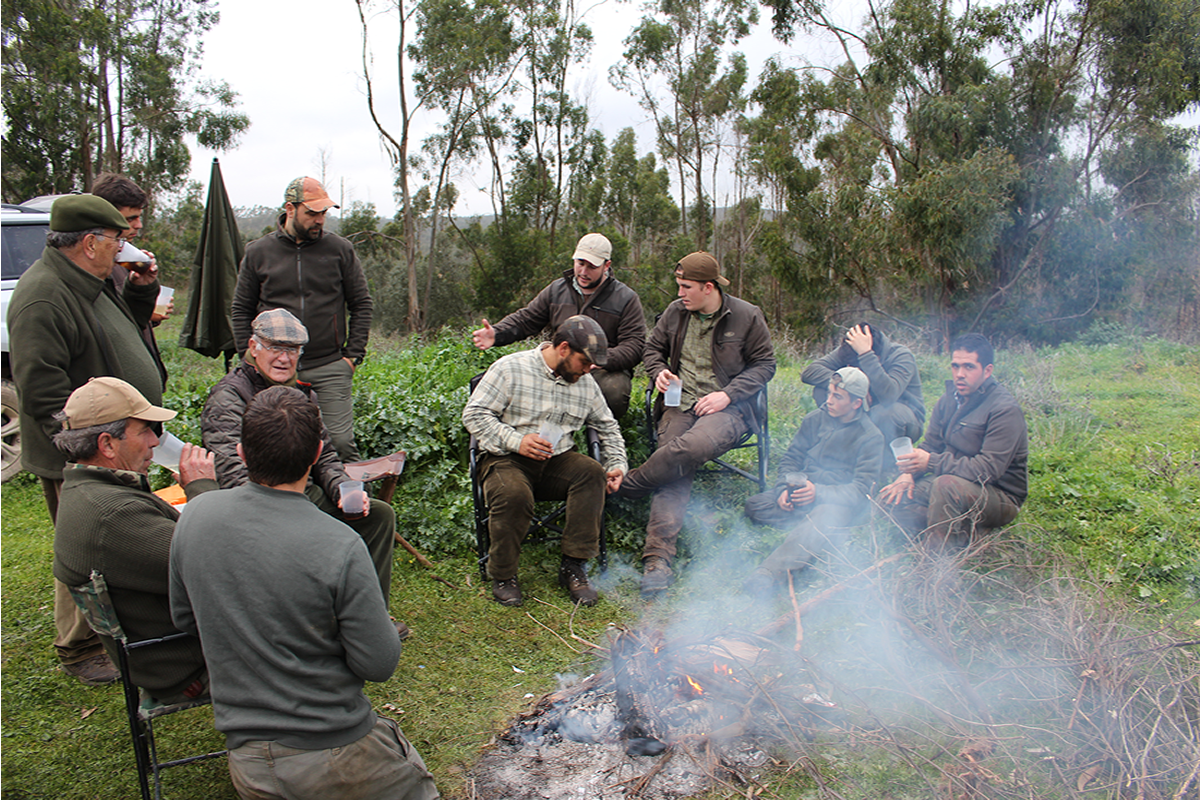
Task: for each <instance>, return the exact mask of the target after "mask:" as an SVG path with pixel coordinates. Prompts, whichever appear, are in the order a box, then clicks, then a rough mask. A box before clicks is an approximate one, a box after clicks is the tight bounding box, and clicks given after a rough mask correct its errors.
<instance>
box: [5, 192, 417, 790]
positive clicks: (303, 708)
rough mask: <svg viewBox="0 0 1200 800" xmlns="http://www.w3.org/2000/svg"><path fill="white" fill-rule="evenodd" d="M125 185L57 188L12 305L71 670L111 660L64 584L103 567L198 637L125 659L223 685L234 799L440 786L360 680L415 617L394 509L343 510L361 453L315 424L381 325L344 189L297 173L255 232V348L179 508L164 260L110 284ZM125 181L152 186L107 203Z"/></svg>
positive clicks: (246, 351) (105, 677)
mask: <svg viewBox="0 0 1200 800" xmlns="http://www.w3.org/2000/svg"><path fill="white" fill-rule="evenodd" d="M113 185H116V186H118V188H120V189H121V190H122V191H123V192H125V194H123V195H121V196H120V198H117V197H114V199H113V201H111V202H110V201H109V200H106V199H105V198H103V197H101V196H99V194H98V193H95V194H86V195H71V196H65V197H62V198H59V199H58V200H56V201H55V203H54V205H53V206H52V208H51V220H50V233H49V235H48V237H47V247H46V249H45V250H44V251H43V254H42V258H41V259H39V261H37V262H36V263H35V264H34V265H33V266H31V267H30V269H29V270H28V272H27V273H26V274H25V276H23V277H22V280H21V281H20V283H19V284H18V288H17V290H16V291H15V292H14V295H13V299H12V303H11V305H10V312H9V317H8V322H9V329H10V332H11V334H12V344H13V347H12V363H13V371H14V377H15V378H16V381H17V383H18V387H19V389H20V392H21V402H22V405H21V426H22V435H23V438H24V440H25V441H26V442H27V443H28V444H27V446H26V450H25V465H26V466H27V468H29V469H30V470H31V471H32V472H34V473H35V474H37V475H39V476H40V477H41V479H42V482H43V488H44V494H45V496H46V501H47V507H48V510H49V511H50V516H51V519H52V521H54V523H55V529H56V532H55V562H54V575H55V579H56V581H55V582H56V598H55V599H56V605H55V621H56V627H57V629H58V637H57V640H56V646H57V648H58V653H59V657H60V660H61V661H62V664H63V668H64V669H65V670H66V671H67V672H68V673H69V674H71V675H74V676H75V677H77V678H79V679H80V680H81V681H82V682H84V683H85V684H88V685H101V684H105V683H110V682H112V681H113V680H115V679H116V678H117V677H119V675H118V673H117V671H116V669H115V667H114V666H113V663H112V658H111V656H110V655H109V654H108V653H106V652H105V650H108V651H110V652H111V650H112V648H113V647H114V643H113V642H112V641H111V640H107V639H104V638H102V637H97V636H96V634H95V633H93V632H92V631H91V630H90V629H89V628H88V626H87V623H86V621H85V620H84V619H83V618H82V616H81V615H80V613H79V612H78V610H77V609H76V608H75V606H74V603H73V602H72V600H71V598H70V594H69V590H68V588H67V587H70V586H77V585H81V584H83V583H86V582H88V581H89V580H90V579H91V578H92V576H93V574H96V573H98V574H100V575H102V576H103V577H104V579H105V582H106V584H107V586H108V590H109V594H110V597H111V598H112V602H113V605H114V608H115V611H116V613H117V617H118V619H120V620H121V623H122V625H123V626H124V628H125V630H126V632H127V634H128V635H129V636H130V637H131V639H132V640H134V641H136V640H140V639H144V638H156V637H159V636H164V635H167V634H171V633H176V632H178V631H183V632H186V633H191V634H193V635H194V636H193V637H192V638H183V639H177V640H173V641H172V642H170V643H167V644H163V645H159V646H157V647H155V648H147V649H140V650H136V651H133V653H132V654H131V659H130V673H131V675H130V677H131V679H132V680H133V681H134V683H135V684H136V685H138V686H139V687H140V688H141V689H142V690H143V691H144V692H145V693H146V694H148V695H149V696H151V697H153V698H154V699H156V700H158V701H160V702H167V703H169V702H177V701H182V700H186V699H190V698H197V697H202V696H205V695H211V698H212V701H213V705H214V708H215V716H216V720H217V727H218V729H219V730H221V731H222V732H223V733H224V734H225V737H226V741H227V745H228V747H229V769H230V774H231V777H232V780H233V783H234V786H235V787H236V789H237V791H238V792H239V794H240V795H241V796H243V797H255V798H265V797H284V796H289V797H290V796H306V797H349V796H355V797H379V798H383V797H389V798H392V797H403V798H414V800H415V799H417V798H435V797H437V796H438V793H437V790H436V788H435V785H434V782H433V778H432V776H431V775H430V774H429V772H428V770H427V769H426V768H425V765H424V763H423V762H422V760H421V757H420V755H419V754H418V753H417V752H416V750H415V749H414V748H413V747H412V745H411V744H410V743H409V742H408V741H407V740H406V739H405V738H404V736H403V734H402V733H401V731H400V729H399V727H398V726H397V725H396V723H395V722H393V721H392V720H389V719H386V718H384V717H380V716H378V715H376V713H375V712H374V711H373V710H372V708H371V705H370V702H369V700H368V699H367V697H366V695H365V694H364V693H363V684H364V682H365V681H368V680H369V681H383V680H386V679H388V678H389V677H390V676H391V674H392V672H393V671H394V670H395V668H396V665H397V661H398V658H399V655H400V650H401V641H402V640H403V639H404V638H405V637H406V636H407V635H408V634H409V631H408V629H407V626H405V625H404V624H403V623H401V622H397V621H396V620H394V619H392V618H391V616H390V614H389V613H388V595H389V592H390V587H391V566H392V546H393V541H394V531H395V516H394V513H393V511H392V508H391V506H390V505H388V504H386V503H383V502H380V501H376V500H371V501H370V502H369V503H368V504H367V505H366V506H365V509H358V510H357V511H356V512H354V513H351V512H349V511H348V512H347V513H345V514H343V513H342V511H341V508H340V507H341V505H342V501H343V499H344V497H345V496H346V493H345V492H344V491H343V489H342V486H343V484H346V483H347V482H348V480H349V478H348V476H347V474H346V471H345V468H344V460H343V455H342V453H343V451H342V450H339V449H338V447H343V448H345V450H346V452H353V451H352V447H353V441H352V438H351V439H350V441H349V444H342V445H336V446H335V445H334V443H333V432H332V430H331V429H330V428H329V427H327V425H326V424H325V419H327V418H328V419H336V418H338V416H339V414H341V413H342V412H343V411H345V412H347V413H348V409H349V403H348V400H349V397H350V384H349V379H348V376H349V375H350V374H352V372H353V369H354V367H355V366H356V365H357V363H361V359H362V355H363V354H364V353H365V346H366V335H367V329H368V328H369V325H370V297H369V295H366V281H365V278H364V277H363V275H362V269H361V266H360V265H359V264H358V261H357V259H356V258H354V254H353V249H352V248H351V247H350V246H349V244H348V243H346V242H345V240H341V239H339V238H338V237H335V236H333V235H332V234H325V233H324V232H323V231H322V229H321V227H322V224H323V222H324V218H325V214H326V212H327V211H328V209H329V208H330V207H333V205H334V204H333V203H332V201H330V200H329V197H328V195H327V194H326V193H325V191H324V189H323V188H321V187H320V184H319V183H317V182H315V181H313V180H312V179H311V178H303V179H297V180H296V181H293V182H292V183H291V184H290V185H289V186H288V189H287V190H286V193H285V205H284V213H283V214H281V216H280V218H279V222H278V225H277V229H276V231H275V233H274V234H272V235H268V236H267V237H264V238H263V239H260V240H258V241H257V242H254V243H252V244H251V245H250V246H249V247H248V248H247V256H246V262H245V263H244V264H243V266H242V269H241V271H240V273H239V284H238V295H239V300H238V301H235V304H234V318H235V320H236V324H235V336H236V338H237V340H238V344H239V346H240V347H241V349H242V351H243V358H242V361H241V363H240V364H239V365H238V367H237V368H236V369H235V370H234V371H232V372H230V373H229V374H228V375H226V376H225V377H224V378H223V379H222V380H221V381H220V382H219V383H218V384H217V385H216V386H215V387H213V390H212V391H211V393H210V396H209V399H208V402H207V403H206V405H205V409H204V413H203V415H202V420H201V431H202V437H203V441H204V447H195V446H192V445H190V444H186V445H184V447H183V452H182V455H181V457H180V461H179V466H178V471H177V472H178V480H179V483H180V484H181V485H182V486H183V489H184V492H185V493H186V495H187V499H188V502H189V506H190V508H189V510H188V514H187V515H186V517H183V518H182V520H181V517H180V514H179V513H178V511H177V510H176V508H175V507H174V506H172V505H170V504H168V503H167V502H166V501H165V500H163V499H162V498H160V497H159V496H157V495H155V494H153V493H152V492H151V491H150V487H149V483H148V480H147V477H146V476H147V472H148V470H149V465H150V463H151V459H152V454H153V448H154V447H156V446H157V445H158V443H159V435H160V434H161V432H162V428H161V426H162V423H163V422H165V421H167V420H170V419H172V418H173V417H174V416H175V412H173V411H170V410H167V409H165V408H162V407H161V403H162V396H163V389H164V384H165V381H166V377H167V376H166V372H165V370H163V369H162V368H161V366H162V365H161V359H159V358H158V356H157V347H156V343H155V342H154V339H153V331H152V323H153V319H152V311H153V306H154V301H155V299H156V297H157V294H158V280H157V277H158V267H157V263H156V262H155V261H153V260H152V261H151V264H150V267H149V269H147V270H146V271H145V272H138V271H134V272H131V273H129V274H128V276H127V277H125V280H124V286H123V288H122V289H121V290H120V291H118V289H117V286H116V284H115V282H114V272H115V271H116V270H118V269H119V267H118V266H117V265H116V264H115V255H116V253H117V252H118V250H119V249H120V247H121V245H122V244H123V240H124V239H126V238H130V237H131V236H132V235H135V234H136V233H137V231H138V230H139V229H140V228H141V213H142V208H144V205H145V195H144V194H141V192H140V189H137V187H136V186H135V185H133V184H132V183H131V182H129V181H128V180H127V179H124V178H120V177H119V176H103V177H102V178H101V179H98V180H97V182H96V187H95V188H97V190H98V191H99V190H102V189H104V188H105V187H106V186H107V187H111V186H113ZM129 197H133V198H135V200H140V205H137V204H136V203H135V205H136V207H130V206H123V207H118V206H115V205H114V203H116V202H119V200H120V199H124V198H129ZM363 295H366V297H365V301H364V299H363ZM289 305H291V306H293V307H294V308H296V309H297V311H298V312H299V314H293V313H292V312H291V311H289V310H287V309H288V306H289ZM239 308H240V309H241V311H240V312H239V310H238V309H239ZM339 308H341V310H340V311H339V310H338V309H339ZM247 309H249V310H247ZM239 313H240V314H241V316H239ZM305 314H307V315H309V316H308V319H309V323H308V325H306V324H305V323H304V322H303V321H302V319H301V318H300V315H305ZM247 315H248V318H247ZM310 326H311V328H312V333H310ZM347 330H349V331H351V333H350V335H349V336H348V335H347ZM306 348H307V349H308V351H309V353H310V355H311V356H312V357H311V360H310V361H308V362H302V361H301V357H302V355H303V353H304V352H305V349H306ZM301 366H304V367H306V368H307V369H308V370H309V371H308V372H306V373H301V372H300V367H301ZM305 374H307V375H311V376H312V377H313V378H314V379H315V380H318V381H323V382H324V384H325V385H326V386H327V387H329V389H328V393H329V394H330V395H331V396H332V397H333V398H334V400H335V402H334V406H338V405H339V404H338V402H336V401H337V400H338V399H339V395H344V397H341V398H340V399H341V401H342V402H341V404H340V405H341V411H338V410H334V411H330V412H328V416H327V417H326V415H325V414H324V413H323V411H322V409H321V408H320V407H319V406H318V402H319V401H320V400H321V396H320V395H319V394H318V393H317V391H315V390H314V388H313V386H312V385H311V384H310V383H309V382H307V381H305V380H303V375H305ZM345 427H346V430H349V429H350V425H349V424H347V425H346V426H345ZM206 448H207V449H206ZM216 489H223V490H227V491H221V492H216V491H213V490H216ZM205 493H208V496H209V497H211V498H213V499H215V500H216V502H204V497H203V496H202V495H204V494H205ZM358 493H359V494H361V490H360V491H359V492H358ZM351 494H353V492H351Z"/></svg>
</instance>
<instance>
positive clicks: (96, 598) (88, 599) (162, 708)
mask: <svg viewBox="0 0 1200 800" xmlns="http://www.w3.org/2000/svg"><path fill="white" fill-rule="evenodd" d="M69 588H70V591H71V597H72V598H73V599H74V600H75V604H76V605H77V606H79V610H80V611H82V612H83V616H84V618H85V619H87V621H88V624H89V625H91V626H92V630H94V631H95V632H96V633H99V634H103V635H105V636H110V637H112V640H113V641H114V642H115V643H116V647H117V666H118V668H120V670H121V686H122V688H123V689H124V690H125V714H126V716H127V717H128V719H129V732H130V734H131V735H132V736H133V753H134V756H135V757H136V759H137V771H138V785H139V787H140V788H141V791H142V800H150V780H149V776H150V775H153V776H154V798H155V800H161V798H162V778H161V776H160V773H161V772H162V770H164V769H167V768H168V767H178V766H181V765H183V764H191V763H192V762H194V761H204V760H206V759H209V758H218V757H220V756H223V755H225V752H226V751H224V750H221V751H218V752H214V753H205V754H204V755H198V756H189V757H187V758H178V759H174V760H172V761H159V760H158V752H157V750H156V749H155V747H154V720H156V719H159V718H160V717H165V716H167V715H169V714H174V713H176V712H179V711H184V710H185V709H189V708H197V707H199V706H205V705H209V704H210V703H211V702H212V698H210V697H207V696H205V697H202V698H198V699H196V700H187V701H184V702H182V703H161V702H159V701H158V700H155V699H154V698H153V697H151V696H150V695H149V694H147V693H146V692H145V691H143V690H141V689H139V688H138V687H137V686H135V685H134V684H133V680H132V679H131V678H130V675H129V652H130V651H131V650H136V649H139V648H142V647H152V646H154V645H156V644H162V643H163V642H170V641H174V640H176V639H179V638H182V637H185V636H190V635H191V634H188V633H174V634H171V635H170V636H162V637H159V638H157V639H143V640H142V641H139V642H131V641H129V640H128V638H127V637H126V636H125V631H124V630H123V629H122V628H121V621H120V620H118V619H117V612H116V609H114V608H113V603H112V598H111V597H110V596H109V594H108V584H107V583H106V582H105V580H104V576H103V575H101V574H100V573H99V572H98V571H93V572H92V575H91V579H90V580H89V581H88V582H87V583H84V584H81V585H79V586H71V587H69Z"/></svg>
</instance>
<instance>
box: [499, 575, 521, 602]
mask: <svg viewBox="0 0 1200 800" xmlns="http://www.w3.org/2000/svg"><path fill="white" fill-rule="evenodd" d="M492 597H493V598H494V599H495V601H496V602H497V603H499V604H500V605H502V606H519V605H521V603H524V602H525V598H524V597H523V596H522V595H521V584H519V583H517V579H516V578H505V579H504V580H502V581H492Z"/></svg>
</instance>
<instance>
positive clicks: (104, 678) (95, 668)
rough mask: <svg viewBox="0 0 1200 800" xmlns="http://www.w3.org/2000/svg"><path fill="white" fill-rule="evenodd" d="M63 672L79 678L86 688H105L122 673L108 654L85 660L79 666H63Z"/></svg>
mask: <svg viewBox="0 0 1200 800" xmlns="http://www.w3.org/2000/svg"><path fill="white" fill-rule="evenodd" d="M62 668H63V672H65V673H67V674H68V675H71V676H73V677H76V678H79V680H80V682H81V683H83V685H84V686H104V685H106V684H109V683H112V682H113V681H115V680H117V678H120V677H121V671H120V670H118V669H117V667H116V665H115V664H113V662H112V659H110V658H109V657H108V654H107V653H101V654H100V655H98V656H92V657H91V658H88V659H84V660H83V661H80V662H79V663H78V664H63V665H62Z"/></svg>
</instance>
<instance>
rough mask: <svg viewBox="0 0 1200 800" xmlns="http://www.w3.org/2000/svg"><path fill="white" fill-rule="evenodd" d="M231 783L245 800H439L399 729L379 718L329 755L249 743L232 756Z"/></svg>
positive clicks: (273, 744)
mask: <svg viewBox="0 0 1200 800" xmlns="http://www.w3.org/2000/svg"><path fill="white" fill-rule="evenodd" d="M229 777H230V778H231V779H232V780H233V788H234V789H236V790H237V793H238V796H239V797H241V798H243V800H274V798H335V797H336V798H338V800H396V799H397V798H403V800H436V798H437V797H438V791H437V787H436V786H434V783H433V776H432V775H431V774H429V770H428V769H426V767H425V762H424V760H422V758H421V754H420V753H418V752H417V750H416V748H415V747H413V746H412V744H411V743H410V742H409V741H408V740H407V739H406V738H404V734H403V733H401V731H400V726H398V725H397V724H396V723H395V722H393V721H392V720H390V719H388V718H387V717H379V718H377V719H376V721H375V727H374V728H372V729H371V730H370V731H369V732H368V733H367V735H366V736H364V737H362V738H361V739H359V740H358V741H356V742H351V743H350V744H348V745H344V746H342V747H332V748H329V749H328V750H301V749H299V748H296V747H286V746H284V745H281V744H279V743H278V742H267V741H255V742H247V743H246V744H244V745H242V746H241V747H237V748H234V749H233V750H230V751H229Z"/></svg>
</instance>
